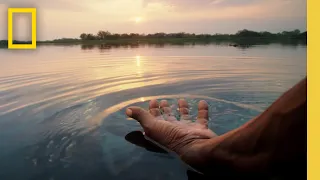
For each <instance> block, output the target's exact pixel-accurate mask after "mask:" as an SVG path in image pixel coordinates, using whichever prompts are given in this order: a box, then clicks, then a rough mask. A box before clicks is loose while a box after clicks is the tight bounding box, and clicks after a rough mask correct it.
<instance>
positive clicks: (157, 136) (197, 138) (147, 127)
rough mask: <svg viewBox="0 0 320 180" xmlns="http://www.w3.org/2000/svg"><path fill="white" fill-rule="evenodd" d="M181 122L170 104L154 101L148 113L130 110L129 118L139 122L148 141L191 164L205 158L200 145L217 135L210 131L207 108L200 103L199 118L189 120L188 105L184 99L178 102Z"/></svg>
mask: <svg viewBox="0 0 320 180" xmlns="http://www.w3.org/2000/svg"><path fill="white" fill-rule="evenodd" d="M178 105H179V112H180V115H181V116H180V117H181V118H180V119H177V118H176V117H175V116H174V115H173V113H172V109H171V107H170V106H169V104H168V102H167V101H165V100H162V101H161V102H160V105H159V103H158V102H157V100H151V101H150V103H149V110H148V111H147V110H144V109H142V108H140V107H129V108H128V109H127V110H126V114H127V116H129V117H131V118H133V119H135V120H137V121H138V122H139V123H140V124H141V126H142V127H143V130H144V133H145V136H146V137H147V138H148V139H151V140H152V141H154V142H156V143H157V144H159V145H161V146H164V147H165V148H167V149H169V150H171V151H173V152H175V153H177V154H178V155H179V156H180V157H181V158H182V160H183V161H185V162H186V163H188V164H189V163H191V164H192V162H195V161H198V159H197V158H200V157H205V156H204V155H203V154H201V144H203V142H204V141H206V140H207V139H210V138H214V137H216V136H217V135H216V134H215V133H214V132H212V131H211V130H210V129H208V117H209V116H208V104H207V102H206V101H200V102H199V104H198V116H197V118H196V120H195V121H192V120H191V119H190V116H189V106H188V103H187V102H186V101H185V100H183V99H181V100H179V101H178Z"/></svg>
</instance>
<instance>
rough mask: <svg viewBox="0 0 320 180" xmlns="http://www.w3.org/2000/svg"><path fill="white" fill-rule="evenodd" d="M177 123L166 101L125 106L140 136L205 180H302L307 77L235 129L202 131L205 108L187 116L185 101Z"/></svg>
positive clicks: (201, 104) (203, 104)
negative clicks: (275, 179)
mask: <svg viewBox="0 0 320 180" xmlns="http://www.w3.org/2000/svg"><path fill="white" fill-rule="evenodd" d="M178 104H179V111H180V114H181V119H179V120H177V119H176V118H175V117H174V116H172V114H171V112H172V110H171V108H170V106H169V104H168V102H167V101H164V100H163V101H161V102H160V103H159V102H158V101H157V100H151V101H150V103H149V110H144V109H142V108H140V107H129V108H128V109H127V110H126V114H127V116H129V117H131V118H133V119H135V120H137V121H138V122H139V123H140V124H141V126H142V127H143V129H144V132H145V136H147V137H148V138H150V139H152V141H155V142H156V143H158V144H160V145H162V146H164V147H166V148H167V149H169V150H171V151H173V152H175V153H176V154H178V155H179V157H180V158H181V160H183V161H184V162H185V163H187V164H189V165H190V166H191V167H193V168H195V169H196V170H198V171H200V172H202V173H203V174H205V175H206V176H214V177H219V176H222V177H237V178H238V179H239V178H240V179H242V178H243V179H251V178H252V179H255V178H259V179H267V178H270V177H281V178H283V179H287V178H288V179H290V178H292V177H294V178H306V146H307V144H306V130H307V127H306V126H307V113H306V112H307V111H306V109H307V78H305V79H303V80H302V81H300V82H299V83H298V84H296V85H295V86H294V87H293V88H291V89H289V90H288V91H287V92H285V93H284V94H283V95H282V96H280V97H279V98H278V99H277V100H276V101H275V102H274V103H273V104H272V105H271V106H270V107H269V108H268V109H266V110H265V111H264V112H263V113H261V114H260V115H259V116H257V117H255V118H253V119H252V120H250V121H248V122H247V123H245V124H244V125H242V126H241V127H239V128H237V129H234V130H232V131H230V132H228V133H226V134H223V135H221V136H217V135H216V134H215V133H214V132H212V131H211V130H210V129H208V125H207V124H208V117H209V112H208V104H207V102H206V101H203V100H202V101H200V102H199V104H198V117H197V119H196V121H195V122H192V121H191V120H190V119H189V117H188V109H189V107H188V103H187V102H186V101H185V100H184V99H180V100H179V101H178Z"/></svg>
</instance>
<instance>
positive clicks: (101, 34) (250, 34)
mask: <svg viewBox="0 0 320 180" xmlns="http://www.w3.org/2000/svg"><path fill="white" fill-rule="evenodd" d="M132 38H144V39H147V38H201V39H205V38H208V39H221V40H228V39H233V38H262V39H263V38H268V39H281V38H286V39H301V40H306V38H307V32H306V31H305V32H301V31H300V30H298V29H296V30H293V31H283V32H279V33H271V32H267V31H262V32H256V31H252V30H247V29H244V30H240V31H238V32H237V33H235V34H218V33H216V34H194V33H192V34H191V33H185V32H179V33H163V32H159V33H154V34H137V33H129V34H128V33H124V34H118V33H115V34H113V33H111V32H109V31H102V30H100V31H98V33H97V34H91V33H82V34H81V35H80V39H81V40H115V39H132Z"/></svg>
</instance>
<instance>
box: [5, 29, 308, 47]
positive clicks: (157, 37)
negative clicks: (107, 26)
mask: <svg viewBox="0 0 320 180" xmlns="http://www.w3.org/2000/svg"><path fill="white" fill-rule="evenodd" d="M13 43H14V44H30V43H31V42H30V41H29V42H28V41H14V42H13ZM190 43H192V44H210V43H224V44H228V45H230V46H235V47H238V46H239V47H246V46H252V45H260V44H270V43H280V44H293V45H297V44H303V45H306V44H307V32H306V31H305V32H301V31H300V30H293V31H283V32H279V33H271V32H267V31H263V32H256V31H251V30H247V29H244V30H240V31H238V32H237V33H235V34H190V33H184V32H180V33H154V34H136V33H130V34H113V33H110V32H109V31H98V33H97V34H90V33H82V34H80V36H79V38H62V39H55V40H50V41H37V45H110V46H112V45H115V46H117V45H139V44H190ZM7 45H8V41H7V40H0V47H1V48H6V47H7Z"/></svg>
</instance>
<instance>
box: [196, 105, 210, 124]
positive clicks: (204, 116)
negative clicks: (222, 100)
mask: <svg viewBox="0 0 320 180" xmlns="http://www.w3.org/2000/svg"><path fill="white" fill-rule="evenodd" d="M208 119H209V111H208V103H207V102H206V101H204V100H201V101H200V102H199V104H198V117H197V122H198V123H199V124H202V125H204V126H205V127H206V128H208Z"/></svg>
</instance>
